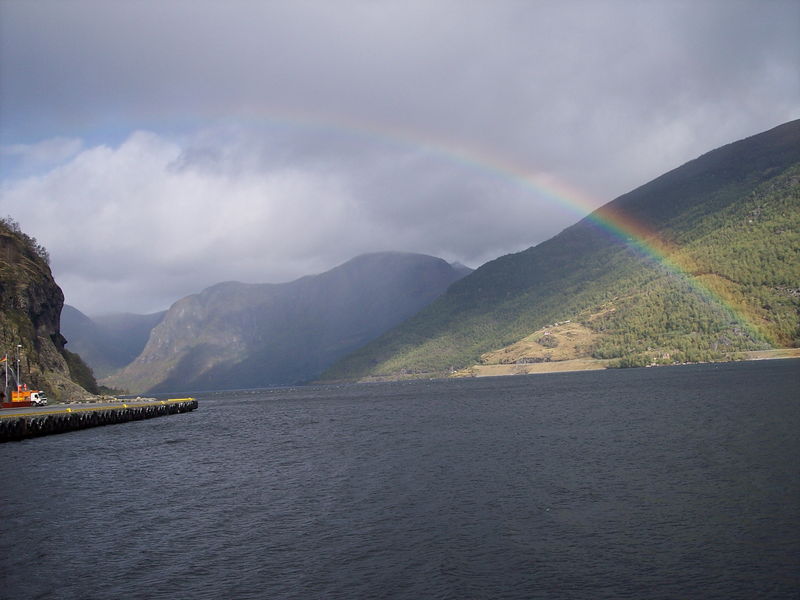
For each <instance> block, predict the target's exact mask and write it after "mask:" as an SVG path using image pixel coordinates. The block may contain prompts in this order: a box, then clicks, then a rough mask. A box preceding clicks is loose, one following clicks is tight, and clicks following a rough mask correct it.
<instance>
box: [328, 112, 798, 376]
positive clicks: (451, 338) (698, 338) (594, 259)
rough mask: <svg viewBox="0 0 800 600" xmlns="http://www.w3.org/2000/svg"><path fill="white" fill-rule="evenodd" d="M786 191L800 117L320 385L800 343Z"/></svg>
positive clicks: (670, 177) (492, 271) (589, 225)
mask: <svg viewBox="0 0 800 600" xmlns="http://www.w3.org/2000/svg"><path fill="white" fill-rule="evenodd" d="M799 181H800V121H793V122H790V123H786V124H784V125H781V126H779V127H776V128H774V129H772V130H770V131H767V132H764V133H761V134H758V135H755V136H753V137H750V138H747V139H744V140H741V141H738V142H735V143H732V144H729V145H727V146H724V147H722V148H719V149H717V150H714V151H711V152H709V153H707V154H705V155H703V156H701V157H699V158H697V159H695V160H693V161H691V162H689V163H687V164H685V165H683V166H681V167H679V168H677V169H675V170H673V171H670V172H669V173H666V174H665V175H663V176H661V177H659V178H657V179H655V180H653V181H651V182H649V183H647V184H645V185H643V186H642V187H640V188H637V189H636V190H634V191H632V192H630V193H628V194H625V195H623V196H621V197H619V198H617V199H616V200H613V201H612V202H610V203H608V204H606V205H605V206H603V207H601V208H600V209H598V210H597V211H595V212H594V213H593V214H592V215H590V216H588V217H587V218H584V219H583V220H581V221H580V222H578V223H576V224H575V225H573V226H571V227H569V228H567V229H565V230H564V231H562V232H561V233H560V234H558V235H556V236H555V237H553V238H551V239H549V240H547V241H545V242H543V243H541V244H539V245H537V246H535V247H532V248H529V249H527V250H525V251H523V252H520V253H517V254H512V255H508V256H504V257H501V258H498V259H497V260H494V261H492V262H490V263H487V264H486V265H484V266H482V267H481V268H479V269H477V270H476V271H475V272H473V273H472V274H471V275H469V276H467V277H465V278H463V279H462V280H460V281H459V282H458V283H456V284H454V285H453V286H452V287H451V288H450V289H449V290H448V291H447V293H446V294H444V295H442V296H441V297H440V298H439V299H437V300H436V301H435V302H433V303H432V304H431V305H430V306H428V307H427V308H425V309H424V310H423V311H421V312H420V313H419V314H417V315H416V316H414V317H413V318H412V319H409V320H408V321H406V322H405V323H403V324H402V325H401V326H399V327H397V328H395V329H394V330H392V331H390V332H387V333H386V334H384V335H383V336H381V337H380V338H378V339H376V340H375V341H373V342H371V343H370V344H368V345H366V346H365V347H363V348H362V349H360V350H358V351H357V352H355V353H354V354H352V355H351V356H349V357H347V358H345V359H343V360H342V361H340V362H338V363H337V364H336V365H334V366H333V367H331V368H330V369H329V370H328V371H326V373H324V374H323V376H322V380H326V381H333V380H359V379H365V378H375V377H390V378H398V377H420V376H432V375H444V374H447V373H449V372H452V371H453V370H458V369H469V371H468V372H471V373H476V372H479V371H480V369H481V368H483V367H486V369H488V368H489V367H490V366H492V365H501V364H506V365H508V364H513V365H514V366H515V367H517V370H516V371H514V372H526V367H525V365H530V364H533V363H537V362H547V361H558V360H566V359H595V360H602V361H606V362H604V363H603V364H602V366H633V365H642V364H652V363H654V362H656V363H658V362H669V363H672V362H684V361H690V362H691V361H699V360H724V359H729V358H733V357H735V356H736V353H737V352H742V351H746V350H758V349H766V348H777V347H789V346H800V322H799V320H798V314H800V254H799V253H798V248H800V185H798V182H799ZM556 324H558V325H556ZM567 324H568V325H570V326H569V327H566V325H567ZM573 325H575V326H579V328H578V329H575V328H574V327H573ZM559 328H560V329H559ZM570 344H571V345H570ZM558 345H561V350H560V353H557V352H555V350H554V348H555V347H556V346H558ZM567 347H570V348H571V350H570V351H569V352H566V349H567ZM504 361H505V362H504ZM484 372H487V371H484Z"/></svg>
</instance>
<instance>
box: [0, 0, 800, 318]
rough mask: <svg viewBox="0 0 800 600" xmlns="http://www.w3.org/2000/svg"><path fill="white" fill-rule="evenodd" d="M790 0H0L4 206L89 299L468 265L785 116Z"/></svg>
mask: <svg viewBox="0 0 800 600" xmlns="http://www.w3.org/2000/svg"><path fill="white" fill-rule="evenodd" d="M798 22H800V3H797V2H796V1H794V0H785V1H783V0H769V1H766V2H764V1H756V0H707V1H704V2H695V1H683V0H664V1H657V0H654V1H650V2H632V1H629V0H606V1H600V2H594V1H591V2H590V1H588V0H587V1H583V0H571V1H567V2H555V1H553V2H551V1H531V2H518V1H515V0H498V1H496V2H470V1H467V2H464V1H461V0H459V1H454V0H452V1H451V0H439V1H437V2H429V1H424V2H423V1H413V0H412V1H404V2H396V1H377V2H364V1H357V0H352V1H351V0H336V1H333V2H288V1H286V2H282V1H277V2H267V3H260V2H250V1H235V0H231V1H226V2H222V1H221V0H192V1H191V2H190V1H188V0H186V1H184V0H170V1H165V2H159V3H148V2H106V1H102V2H101V1H91V0H85V1H81V0H74V1H70V2H64V1H55V0H54V1H50V0H37V2H16V1H12V0H3V1H1V2H0V149H1V151H0V177H1V178H2V179H1V181H0V186H2V188H0V189H2V195H1V196H0V213H1V214H3V215H10V216H12V217H13V218H15V219H17V220H18V221H19V222H20V224H21V225H22V227H23V229H24V230H25V231H27V232H28V233H30V234H31V235H34V236H35V237H37V239H38V240H39V241H40V242H41V243H42V244H43V245H45V246H46V247H47V248H48V250H49V251H50V254H51V257H52V260H53V270H54V273H55V275H56V278H57V281H58V282H59V284H60V285H61V286H62V287H63V288H64V290H65V293H66V295H67V300H68V302H70V303H72V304H75V305H76V306H77V307H78V308H80V309H81V310H84V311H85V312H88V313H90V314H97V313H99V312H110V311H118V310H131V311H136V312H145V311H150V310H158V309H163V308H166V307H167V306H168V305H169V304H170V303H171V302H172V301H174V300H176V299H178V298H179V297H181V296H183V295H185V294H188V293H192V292H196V291H199V290H200V289H202V288H203V287H205V286H207V285H210V284H213V283H216V282H218V281H222V280H230V279H236V280H242V281H254V282H265V281H285V280H288V279H292V278H295V277H299V276H302V275H305V274H309V273H313V272H319V271H322V270H325V269H327V268H330V267H332V266H335V265H336V264H338V263H341V262H343V261H344V260H347V259H348V258H351V257H352V256H354V255H356V254H358V253H361V252H368V251H378V250H385V249H395V250H408V251H417V252H426V253H431V254H435V255H438V256H442V257H444V258H446V259H448V260H459V261H462V262H465V263H467V264H470V265H471V266H478V265H479V264H481V263H482V262H484V261H486V260H489V259H491V258H494V257H496V256H499V255H501V254H505V253H508V252H513V251H517V250H520V249H523V248H525V247H528V246H530V245H534V244H536V243H538V242H540V241H543V240H544V239H547V238H548V237H550V236H552V235H554V234H556V233H557V232H558V231H560V230H561V229H562V228H563V227H565V226H567V225H569V224H570V223H572V222H574V221H575V220H577V218H578V217H579V216H580V215H579V214H576V213H575V212H574V211H571V210H570V209H569V207H568V206H566V205H565V204H564V203H562V202H560V201H559V199H558V198H556V199H555V200H554V199H553V198H547V197H545V196H544V195H542V194H540V193H539V192H538V191H537V190H536V189H535V186H534V187H533V188H532V187H530V186H526V185H525V184H524V183H521V182H520V180H519V177H520V176H528V177H534V178H536V177H539V176H541V177H543V178H550V179H552V180H554V181H558V182H563V183H564V184H566V185H567V186H571V187H574V188H575V189H577V190H579V193H582V194H583V195H584V196H585V197H587V198H589V200H587V202H586V204H585V205H584V206H585V208H586V209H587V210H588V208H590V207H592V206H598V205H600V204H602V203H604V202H606V201H608V200H611V199H613V198H614V197H616V196H617V195H619V194H621V193H624V192H626V191H629V190H630V189H632V188H633V187H636V186H638V185H640V184H642V183H644V182H646V181H648V180H649V179H651V178H653V177H656V176H658V175H660V174H661V173H663V172H665V171H667V170H669V169H671V168H674V167H676V166H678V165H680V164H682V163H683V162H685V161H687V160H690V159H692V158H694V157H696V156H697V155H699V154H701V153H703V152H705V151H708V150H710V149H712V148H714V147H717V146H719V145H722V144H725V143H728V142H731V141H734V140H736V139H740V138H742V137H745V136H748V135H752V134H755V133H758V132H760V131H763V130H765V129H768V128H770V127H773V126H775V125H778V124H780V123H782V122H785V121H788V120H791V119H795V118H798V117H800V74H799V73H800V70H799V69H798V68H797V66H798V64H800V41H798V38H800V36H797V23H798Z"/></svg>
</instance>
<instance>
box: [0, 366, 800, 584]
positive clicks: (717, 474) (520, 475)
mask: <svg viewBox="0 0 800 600" xmlns="http://www.w3.org/2000/svg"><path fill="white" fill-rule="evenodd" d="M198 398H199V400H200V401H201V402H200V408H199V409H198V410H196V411H194V412H192V413H188V414H183V415H174V416H169V417H163V418H159V419H153V420H149V421H138V422H132V423H124V424H120V425H113V426H108V427H99V428H96V429H90V430H84V431H78V432H73V433H68V434H63V435H57V436H50V437H45V438H38V439H33V440H28V441H24V442H18V443H7V444H3V445H1V446H0V482H1V483H2V488H1V490H0V597H2V598H75V599H93V598H98V599H106V598H143V599H144V598H169V599H173V598H200V599H206V598H208V599H217V598H303V599H306V598H409V599H411V598H414V599H416V598H454V599H461V598H465V599H466V598H520V599H522V598H725V599H729V598H748V599H749V598H797V597H798V596H799V595H800V467H798V465H800V361H798V360H786V361H763V362H751V363H739V364H718V365H695V366H686V367H666V368H658V369H629V370H622V371H602V372H585V373H572V374H552V375H537V376H528V377H512V378H496V379H480V380H466V381H430V382H414V383H396V384H376V385H360V386H342V387H309V388H295V389H290V390H259V391H243V392H228V393H215V394H206V395H202V394H200V395H198Z"/></svg>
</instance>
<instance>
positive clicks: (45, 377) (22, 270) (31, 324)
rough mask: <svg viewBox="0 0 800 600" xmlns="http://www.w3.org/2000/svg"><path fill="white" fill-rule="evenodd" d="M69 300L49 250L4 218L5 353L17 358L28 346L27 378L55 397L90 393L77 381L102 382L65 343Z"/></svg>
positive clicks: (1, 339)
mask: <svg viewBox="0 0 800 600" xmlns="http://www.w3.org/2000/svg"><path fill="white" fill-rule="evenodd" d="M63 304H64V294H63V293H62V292H61V288H59V287H58V285H56V283H55V281H54V280H53V276H52V273H51V272H50V267H49V266H48V257H47V252H46V251H45V250H44V248H42V247H41V246H40V245H39V244H37V243H36V240H34V239H33V238H31V237H30V236H28V235H26V234H25V233H23V232H22V231H21V230H20V229H19V226H18V225H17V224H16V223H15V222H14V221H12V220H10V219H0V355H2V356H6V355H8V356H9V357H10V359H15V358H16V356H17V352H18V349H17V346H18V345H20V346H22V347H21V349H20V352H19V355H20V356H21V360H20V371H21V379H22V382H24V383H26V384H27V385H28V386H29V387H31V388H33V389H42V390H44V391H45V392H46V393H47V394H48V396H49V397H50V398H51V399H53V400H75V399H83V398H85V397H86V396H89V395H90V394H89V392H87V390H86V389H84V388H83V387H81V385H79V384H78V383H77V382H80V383H81V384H82V385H83V386H85V387H87V388H89V390H90V391H91V392H95V393H96V391H97V384H96V382H95V381H94V377H93V376H92V374H91V371H90V370H89V369H88V367H87V366H86V365H85V364H84V363H83V361H81V359H80V357H79V356H77V355H75V354H72V353H69V352H67V351H66V350H65V349H64V342H65V340H64V337H63V336H62V335H61V332H60V323H59V318H60V314H61V307H62V305H63ZM0 385H2V383H0ZM11 385H13V382H12V383H11Z"/></svg>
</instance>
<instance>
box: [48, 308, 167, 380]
mask: <svg viewBox="0 0 800 600" xmlns="http://www.w3.org/2000/svg"><path fill="white" fill-rule="evenodd" d="M165 314H166V311H162V312H158V313H153V314H149V315H137V314H130V313H122V314H112V315H102V316H98V317H91V318H90V317H87V316H86V315H85V314H83V313H82V312H81V311H79V310H78V309H77V308H74V307H72V306H70V305H68V304H65V305H64V308H63V310H62V311H61V333H62V334H64V337H66V339H67V345H68V347H69V349H70V351H72V352H75V353H77V354H80V356H81V358H83V360H84V361H86V363H87V364H88V365H89V366H90V367H91V368H92V371H93V372H94V374H95V375H96V376H97V377H107V376H108V375H111V374H112V373H114V372H116V371H118V370H120V369H122V368H123V367H126V366H127V365H129V364H130V363H132V362H133V361H134V360H135V359H136V357H137V356H139V354H141V352H142V350H144V347H145V344H147V340H148V339H149V337H150V332H151V331H152V330H153V327H155V326H156V325H158V324H159V323H160V322H161V319H162V318H163V317H164V315H165Z"/></svg>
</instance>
